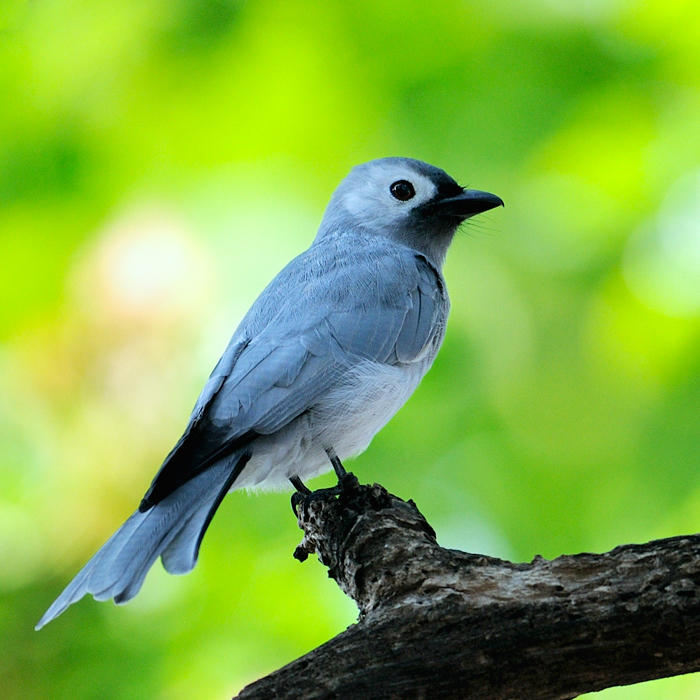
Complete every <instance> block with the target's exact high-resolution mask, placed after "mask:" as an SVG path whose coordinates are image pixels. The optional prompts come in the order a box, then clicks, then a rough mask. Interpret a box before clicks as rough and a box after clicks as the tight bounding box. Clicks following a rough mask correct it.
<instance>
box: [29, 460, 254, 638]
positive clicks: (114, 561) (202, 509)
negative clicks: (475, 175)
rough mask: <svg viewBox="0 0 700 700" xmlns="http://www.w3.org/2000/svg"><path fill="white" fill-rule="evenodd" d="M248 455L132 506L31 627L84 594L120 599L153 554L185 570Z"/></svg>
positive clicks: (137, 582)
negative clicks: (145, 505) (149, 503)
mask: <svg viewBox="0 0 700 700" xmlns="http://www.w3.org/2000/svg"><path fill="white" fill-rule="evenodd" d="M248 459H249V455H247V454H242V455H241V454H239V455H236V456H235V458H234V459H230V458H229V459H226V460H222V461H221V462H220V463H218V464H215V465H212V466H211V467H209V468H208V469H207V470H206V471H204V472H202V473H201V474H198V475H197V476H195V477H194V478H192V479H190V480H189V481H187V482H185V483H184V484H183V485H182V486H180V487H179V488H178V489H177V490H176V491H174V492H173V493H171V494H170V495H169V496H167V497H166V498H164V499H163V500H162V501H160V502H159V503H157V504H156V505H155V506H153V507H152V508H150V509H149V510H147V511H145V512H141V511H138V510H137V511H136V512H135V513H134V514H133V515H131V517H130V518H129V519H128V520H127V521H126V522H125V523H124V524H123V525H122V526H121V527H120V528H119V529H118V530H117V531H116V532H115V533H114V534H113V535H112V536H111V537H110V538H109V539H108V540H107V542H106V543H105V544H104V545H102V547H101V548H100V549H99V550H98V551H97V552H96V553H95V555H94V556H93V557H92V558H91V559H90V561H88V563H87V564H85V566H84V567H83V568H82V569H81V570H80V572H78V574H77V575H76V576H75V578H74V579H73V580H72V581H71V582H70V583H69V584H68V586H66V588H65V590H64V591H63V592H62V593H61V595H59V596H58V598H56V600H55V601H54V602H53V603H52V604H51V606H50V607H49V609H48V610H47V611H46V612H45V613H44V615H43V617H42V618H41V620H39V622H38V623H37V625H36V627H35V629H37V630H39V629H41V628H42V627H43V626H44V625H46V624H47V623H49V622H51V620H53V619H54V618H56V617H58V616H59V615H60V614H61V613H62V612H63V611H64V610H66V608H68V607H69V606H70V605H72V604H73V603H75V602H76V601H78V600H80V599H81V598H82V597H83V596H84V595H86V594H88V593H90V594H92V596H93V597H94V598H95V600H108V599H109V598H114V601H115V602H116V603H126V602H127V601H128V600H130V599H131V598H133V597H134V596H135V595H136V594H137V593H138V592H139V590H140V589H141V585H142V584H143V581H144V579H145V578H146V574H147V573H148V571H149V569H150V568H151V566H153V563H154V562H155V560H156V559H157V558H158V556H162V559H163V565H164V566H165V568H166V570H167V571H169V572H170V573H177V574H183V573H186V572H188V571H190V570H191V569H192V568H193V567H194V565H195V564H196V563H197V555H198V553H199V545H200V543H201V541H202V538H203V537H204V533H205V531H206V529H207V527H208V526H209V523H210V522H211V519H212V517H213V515H214V512H215V511H216V509H217V508H218V507H219V505H220V504H221V501H222V499H223V497H224V496H225V495H226V493H227V492H228V490H229V489H230V488H231V486H232V484H233V482H234V481H235V479H236V477H237V476H238V475H239V474H240V472H241V470H242V469H243V467H244V466H245V464H246V462H247V461H248Z"/></svg>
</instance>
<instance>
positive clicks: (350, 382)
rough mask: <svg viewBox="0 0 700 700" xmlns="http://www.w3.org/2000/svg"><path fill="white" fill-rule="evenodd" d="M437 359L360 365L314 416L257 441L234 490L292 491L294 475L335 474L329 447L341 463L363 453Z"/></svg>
mask: <svg viewBox="0 0 700 700" xmlns="http://www.w3.org/2000/svg"><path fill="white" fill-rule="evenodd" d="M431 360H432V358H431V359H430V360H428V359H423V360H421V361H418V362H415V363H411V364H406V365H400V366H390V365H385V364H380V363H376V362H370V361H367V362H364V363H362V364H360V365H358V366H357V367H356V368H355V369H353V370H352V371H351V373H350V375H349V376H348V377H346V378H344V382H343V384H342V385H341V386H339V387H337V388H335V389H333V390H332V391H330V392H329V393H328V394H327V396H326V397H325V398H324V399H323V400H322V401H321V402H320V403H319V404H318V405H316V406H315V407H314V409H313V410H312V411H309V412H307V413H305V414H303V415H302V416H300V417H299V418H297V419H296V420H295V421H293V422H292V423H290V424H289V425H288V426H286V427H285V428H283V429H282V430H280V431H279V432H277V433H275V434H274V435H270V436H266V437H261V438H257V439H256V440H255V442H254V450H253V456H252V458H251V460H250V462H248V464H247V465H246V467H245V469H244V470H243V473H242V474H241V476H240V477H239V479H238V480H237V481H236V483H235V484H234V488H250V487H259V488H273V489H274V488H286V487H288V486H289V477H290V476H292V475H294V474H298V475H299V476H300V477H301V478H302V479H306V478H310V477H313V476H317V475H318V474H322V473H323V472H326V471H329V470H330V469H331V464H330V461H329V459H328V456H327V455H326V452H325V450H326V449H327V448H333V449H334V450H335V452H336V454H337V455H338V456H339V457H340V458H341V459H345V458H347V457H352V456H354V455H357V454H359V453H360V452H362V451H363V450H365V449H366V448H367V446H368V445H369V443H370V442H371V440H372V438H373V437H374V436H375V435H376V433H377V432H378V431H379V430H380V429H381V428H383V427H384V425H386V423H387V422H388V421H389V420H390V419H391V418H392V417H393V416H394V414H395V413H396V412H397V411H398V410H399V409H400V408H401V406H403V405H404V403H405V402H406V400H407V399H408V397H409V396H410V395H411V394H412V393H413V391H414V390H415V388H416V387H417V386H418V383H419V382H420V380H421V379H422V378H423V375H424V374H425V373H426V371H427V370H428V368H429V367H430V365H431V364H432V361H431Z"/></svg>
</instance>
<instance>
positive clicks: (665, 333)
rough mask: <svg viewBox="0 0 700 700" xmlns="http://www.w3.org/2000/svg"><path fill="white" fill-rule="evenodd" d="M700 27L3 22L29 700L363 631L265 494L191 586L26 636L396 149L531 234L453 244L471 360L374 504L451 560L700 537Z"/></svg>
mask: <svg viewBox="0 0 700 700" xmlns="http://www.w3.org/2000/svg"><path fill="white" fill-rule="evenodd" d="M699 7H700V5H698V4H697V2H693V1H692V0H689V1H688V2H683V1H681V0H650V1H649V2H643V3H641V2H640V3H635V2H629V1H622V0H591V1H590V2H573V1H569V0H566V1H565V0H560V1H559V2H557V1H556V0H529V1H523V2H506V1H505V0H496V1H494V0H490V1H488V2H486V1H483V2H454V1H452V0H450V1H447V2H441V3H425V2H414V1H413V0H403V1H402V2H398V1H396V2H389V1H385V0H372V1H369V0H367V1H361V2H347V0H346V1H344V2H323V3H321V2H296V1H290V2H286V1H285V2H254V1H252V0H251V1H249V2H245V3H241V2H230V1H224V0H169V1H168V2H166V1H165V0H147V1H145V2H144V1H143V0H120V1H119V2H107V1H99V0H89V1H88V0H82V1H75V0H73V1H71V0H35V1H34V2H20V1H18V0H4V2H2V3H1V4H0V239H1V243H0V260H1V263H0V264H1V271H2V274H1V275H0V343H1V345H0V381H1V383H2V386H1V390H0V442H1V444H0V561H1V562H2V566H1V567H0V640H2V641H1V642H0V643H1V645H2V653H1V654H0V694H1V695H2V697H3V698H20V697H22V698H23V697H31V698H35V697H51V698H104V697H115V698H144V697H155V698H200V697H201V698H223V697H228V696H230V695H231V694H232V693H234V692H235V691H237V690H239V689H240V688H241V687H242V686H243V685H244V684H246V683H248V682H250V681H252V680H254V679H256V678H258V677H260V676H261V675H263V674H266V673H268V672H270V671H272V670H274V669H275V668H277V667H279V666H281V665H283V664H284V663H286V662H288V661H290V660H292V659H294V658H296V657H298V656H299V655H301V654H303V653H304V652H306V651H308V650H309V649H311V648H313V647H314V646H316V645H318V644H319V643H321V642H323V641H325V640H327V639H328V638H330V637H331V636H332V635H334V634H336V633H338V632H340V631H341V630H343V629H344V628H345V626H346V625H348V624H350V623H351V622H352V621H353V620H354V619H355V609H354V606H353V604H352V603H351V601H349V600H347V599H346V598H345V597H344V596H343V594H342V593H340V592H339V591H338V590H337V588H336V587H335V585H334V584H333V583H332V582H331V581H329V580H328V579H327V577H326V572H325V570H324V569H323V568H322V567H321V566H320V564H318V562H317V561H315V560H313V561H309V562H307V563H305V564H304V565H300V564H299V563H298V562H296V561H295V560H293V559H292V556H291V555H292V551H293V550H294V547H295V545H296V544H297V543H298V541H299V540H300V536H301V533H300V532H299V531H298V530H297V527H296V524H295V522H294V519H293V517H292V515H291V512H290V509H289V505H288V503H289V494H287V493H281V494H280V493H276V494H245V493H236V494H233V495H231V496H229V497H228V498H227V499H226V500H225V502H224V504H223V506H222V507H221V509H220V511H219V513H218V514H217V516H216V518H215V519H214V521H213V524H212V526H211V528H210V530H209V532H208V534H207V537H206V538H205V541H204V546H203V548H202V553H201V557H200V561H199V564H198V566H197V568H196V569H195V570H194V572H192V573H191V574H190V575H188V576H186V577H170V576H167V575H166V574H165V573H164V572H163V571H162V569H161V567H160V564H157V565H156V566H155V567H154V569H153V571H152V572H151V574H150V575H149V577H148V580H147V581H146V584H145V586H144V589H143V591H142V592H141V594H140V595H139V596H138V597H137V598H136V599H135V600H134V601H132V602H131V603H130V604H129V605H128V606H126V607H119V608H117V607H115V606H114V605H113V604H111V603H101V604H98V603H95V602H94V601H92V600H84V601H82V602H81V603H80V604H78V605H76V606H74V607H73V608H71V609H70V610H69V611H68V612H67V613H65V614H64V615H63V616H62V617H61V618H59V619H58V620H57V621H55V622H53V623H52V624H51V625H49V626H48V627H47V628H46V629H44V630H42V631H41V632H40V633H36V632H34V631H33V629H32V627H33V625H34V623H35V622H36V621H37V620H38V618H39V617H40V615H41V614H42V613H43V611H44V609H45V608H46V607H47V606H48V604H49V603H50V602H51V600H52V599H53V598H54V597H55V596H56V595H57V594H58V593H59V592H60V590H61V589H62V587H63V586H64V585H65V584H66V583H67V582H68V580H69V579H70V578H71V577H72V576H73V574H74V573H75V572H76V571H77V569H78V568H79V567H80V566H81V565H82V564H83V563H84V561H85V560H86V559H87V558H88V556H89V555H90V554H91V553H92V552H93V551H94V550H95V548H96V547H98V546H99V545H100V544H101V543H102V542H103V541H104V540H105V539H106V538H107V536H108V535H110V534H111V532H112V531H113V530H114V529H115V528H116V527H117V526H118V525H119V524H120V523H121V522H122V520H123V519H124V518H125V517H126V516H127V515H128V514H129V513H131V511H132V510H133V509H134V508H135V507H136V505H137V503H138V501H139V499H140V497H141V496H142V494H143V492H144V491H145V489H146V487H147V485H148V484H149V482H150V479H151V477H152V476H153V474H154V473H155V470H156V468H157V467H158V466H159V464H160V461H161V460H162V458H163V456H164V455H165V453H166V452H167V451H168V450H169V448H170V447H171V445H172V444H173V443H174V441H175V440H176V439H177V438H178V437H179V434H180V432H181V430H182V429H183V427H184V424H185V421H186V418H187V416H188V414H189V410H190V408H191V406H192V404H193V402H194V400H195V398H196V395H197V393H198V391H199V389H200V387H201V386H202V384H203V382H204V380H205V378H206V377H207V375H208V373H209V371H210V369H211V368H212V367H213V365H214V363H215V362H216V360H217V359H218V356H219V354H220V353H221V351H222V350H223V348H224V346H225V344H226V342H227V340H228V338H229V336H230V334H231V332H232V330H233V328H234V327H235V325H236V324H237V322H238V321H239V320H240V318H241V316H242V314H243V313H244V312H245V310H246V309H247V308H248V306H249V304H250V303H251V302H252V301H253V299H254V298H255V296H256V295H257V294H258V293H259V291H260V290H261V289H262V288H263V287H264V285H265V284H266V283H267V282H268V280H269V279H270V278H271V277H272V276H273V275H274V274H275V273H276V272H277V271H278V270H279V269H280V268H281V267H282V266H283V265H284V264H285V263H286V261H287V260H289V259H290V258H291V257H292V256H293V255H295V254H296V253H298V252H300V251H301V250H303V249H304V248H305V247H306V246H307V245H308V243H309V242H310V241H311V239H312V237H313V235H314V232H315V229H316V226H317V225H318V221H319V220H320V217H321V215H322V212H323V208H324V206H325V203H326V202H327V200H328V198H329V196H330V193H331V192H332V190H333V188H334V187H335V185H336V184H337V183H338V181H339V180H340V179H341V178H342V177H343V176H344V175H345V173H346V172H347V171H348V169H349V168H350V167H351V166H352V165H354V164H356V163H358V162H362V161H365V160H369V159H371V158H375V157H379V156H385V155H406V156H413V157H417V158H421V159H424V160H427V161H429V162H431V163H434V164H436V165H439V166H440V167H443V168H445V169H446V170H447V171H448V172H449V173H451V174H452V175H454V176H455V177H456V178H457V179H458V180H459V181H460V182H461V183H462V184H465V185H469V186H471V187H476V188H480V189H486V190H490V191H492V192H495V193H497V194H499V195H500V196H501V197H503V199H504V200H505V202H506V208H505V209H499V210H497V211H493V212H489V213H488V214H486V215H483V216H480V217H478V219H476V220H474V221H473V222H471V223H469V224H468V225H467V226H465V227H464V229H463V233H460V235H459V236H458V237H457V238H456V240H455V242H454V244H453V246H452V249H451V250H450V253H449V256H448V262H447V266H446V272H445V274H446V278H447V282H448V286H449V289H450V293H451V296H452V304H453V310H452V315H451V319H450V323H449V327H448V331H447V337H446V340H445V343H444V346H443V349H442V351H441V353H440V355H439V357H438V359H437V361H436V363H435V366H434V368H433V370H432V371H431V373H430V374H429V375H428V376H427V377H426V379H425V380H424V381H423V383H422V385H421V387H420V388H419V390H418V391H417V392H416V394H415V396H414V397H413V398H412V399H411V400H410V401H409V403H408V404H407V405H406V407H405V408H404V409H403V410H402V411H401V412H400V413H399V414H398V415H397V416H396V418H395V419H394V420H393V421H392V422H391V423H390V424H389V425H388V426H387V427H386V428H385V429H384V430H383V431H382V432H381V433H380V434H379V435H378V436H377V438H376V439H375V440H374V442H373V444H372V446H371V447H370V449H369V450H368V451H367V452H366V453H365V454H364V455H363V456H362V457H360V458H359V459H357V460H356V461H354V462H353V463H352V465H351V466H352V468H353V469H354V470H355V471H356V473H357V474H358V476H359V477H360V479H361V480H364V481H375V480H376V481H379V482H381V483H383V484H384V485H385V486H386V487H387V488H388V489H389V490H391V491H393V492H395V493H396V494H398V495H400V496H402V497H404V498H414V499H415V500H416V501H417V503H418V505H419V507H420V508H421V509H422V511H423V512H424V514H425V515H426V517H427V518H428V520H429V521H430V522H431V524H432V525H433V526H434V527H435V529H436V531H437V533H438V538H439V541H440V542H441V543H442V544H444V545H446V546H450V547H458V548H460V549H466V550H470V551H475V552H483V553H487V554H492V555H497V556H502V557H507V558H511V559H515V560H518V561H522V560H529V559H531V558H532V557H533V556H534V555H535V554H542V555H544V556H545V557H553V556H556V555H558V554H561V553H574V552H579V551H603V550H607V549H609V548H612V547H613V546H615V545H617V544H621V543H627V542H644V541H647V540H649V539H652V538H657V537H666V536H671V535H677V534H683V533H686V534H687V533H690V532H695V531H697V530H698V529H699V525H698V524H699V522H700V476H699V466H700V454H699V443H700V439H699V428H698V424H699V422H700V352H699V351H700V224H699V221H700V197H699V196H698V195H699V193H700V67H699V58H698V57H699V55H700V54H699V52H698V45H699V44H700V33H699V31H698V27H700V10H699V9H698V8H699ZM331 481H332V480H331V478H330V476H326V477H323V478H321V479H319V480H318V481H317V482H316V485H319V486H320V485H326V484H330V483H331ZM601 697H603V698H674V699H681V700H682V699H688V700H689V699H690V698H697V697H700V678H699V677H697V676H696V677H684V678H676V679H670V680H665V681H659V682H655V683H651V684H646V685H640V686H636V687H629V688H622V689H616V690H610V691H605V692H604V693H602V695H601Z"/></svg>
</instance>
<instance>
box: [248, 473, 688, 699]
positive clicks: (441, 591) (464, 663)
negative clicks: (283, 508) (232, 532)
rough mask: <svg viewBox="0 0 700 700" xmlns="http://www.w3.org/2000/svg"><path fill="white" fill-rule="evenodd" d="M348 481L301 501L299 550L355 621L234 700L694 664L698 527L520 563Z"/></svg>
mask: <svg viewBox="0 0 700 700" xmlns="http://www.w3.org/2000/svg"><path fill="white" fill-rule="evenodd" d="M344 485H345V489H344V491H343V493H342V494H341V495H340V496H339V497H336V496H333V495H332V494H319V493H318V492H317V493H316V494H314V495H313V496H312V497H306V498H303V499H301V502H300V504H299V505H298V506H297V513H298V517H299V525H300V527H301V528H302V529H303V530H304V533H305V534H304V539H303V541H302V544H301V545H300V546H299V547H298V548H297V551H296V552H295V556H296V557H297V558H298V559H300V560H302V561H303V560H304V559H305V558H306V556H307V555H308V554H310V553H314V552H315V553H316V554H317V555H318V556H319V558H320V560H321V561H322V562H323V564H325V565H326V566H327V567H328V571H329V575H330V576H331V577H332V578H334V579H335V580H336V582H337V583H338V585H339V586H340V587H341V589H342V590H343V591H344V592H345V593H347V595H349V596H351V597H352V598H353V599H354V600H355V601H356V603H357V605H358V607H359V609H360V617H359V621H358V622H357V623H356V624H354V625H351V626H350V627H349V628H348V629H347V630H345V631H344V632H342V633H341V634H339V635H338V636H336V637H335V638H333V639H331V640H330V641H329V642H327V643H326V644H323V645H322V646H320V647H318V648H317V649H314V650H313V651H311V652H309V653H308V654H306V655H305V656H303V657H301V658H300V659H297V660H296V661H294V662H292V663H290V664H288V665H287V666H285V667H283V668H281V669H280V670H278V671H276V672H275V673H272V674H271V675H269V676H267V677H265V678H263V679H261V680H259V681H257V682H255V683H252V684H251V685H249V686H247V687H246V688H245V689H244V690H243V691H242V692H241V693H240V695H239V696H238V697H239V698H246V699H250V698H355V697H358V698H360V697H361V698H455V697H458V698H494V699H500V698H573V697H575V696H577V695H579V694H580V693H584V692H589V691H593V690H600V689H602V688H607V687H609V686H613V685H625V684H630V683H637V682H641V681H644V680H650V679H654V678H662V677H666V676H671V675H677V674H680V673H689V672H692V671H697V670H700V535H690V536H687V537H674V538H670V539H665V540H658V541H655V542H649V543H648V544H644V545H624V546H621V547H617V548H615V549H614V550H612V551H611V552H607V553H605V554H577V555H574V556H561V557H558V558H557V559H554V560H552V561H547V560H545V559H543V558H541V557H536V558H535V559H534V560H533V561H532V562H530V563H527V564H514V563H511V562H508V561H502V560H500V559H495V558H492V557H486V556H482V555H476V554H468V553H465V552H460V551H456V550H450V549H444V548H442V547H440V546H439V545H438V544H437V542H436V538H435V533H434V532H433V529H432V528H431V527H430V525H429V524H428V523H427V522H426V520H425V519H424V518H423V516H422V515H421V514H420V512H419V511H418V509H417V508H416V506H415V504H414V503H413V502H412V501H408V502H404V501H402V500H401V499H399V498H397V497H396V496H393V495H391V494H389V493H388V492H387V491H386V490H385V489H384V488H383V487H381V486H379V485H377V484H375V485H373V486H360V485H359V484H358V483H357V480H356V479H355V477H354V476H352V475H348V477H347V479H346V480H345V483H344ZM297 498H299V497H297ZM307 603H308V606H309V608H310V609H311V610H313V603H312V601H307ZM312 614H313V613H312Z"/></svg>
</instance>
